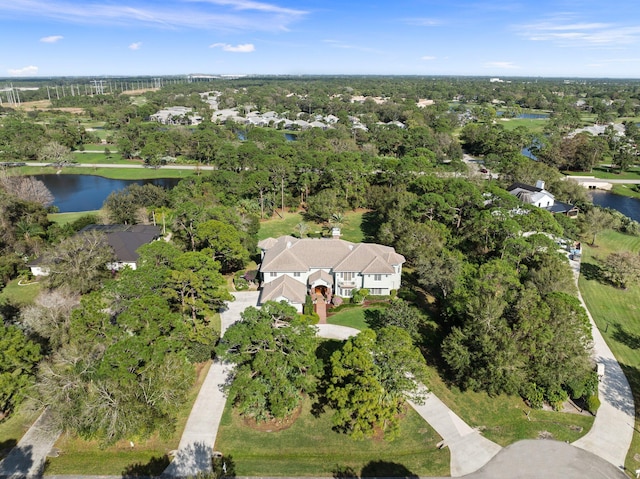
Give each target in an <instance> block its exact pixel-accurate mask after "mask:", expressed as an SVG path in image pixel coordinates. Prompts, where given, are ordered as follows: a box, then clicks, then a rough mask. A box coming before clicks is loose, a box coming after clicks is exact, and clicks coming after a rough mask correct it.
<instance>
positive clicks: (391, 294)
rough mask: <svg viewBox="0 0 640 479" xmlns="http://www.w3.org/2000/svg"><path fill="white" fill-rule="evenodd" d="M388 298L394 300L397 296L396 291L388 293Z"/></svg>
mask: <svg viewBox="0 0 640 479" xmlns="http://www.w3.org/2000/svg"><path fill="white" fill-rule="evenodd" d="M389 296H391V299H396V297H397V296H398V290H397V289H392V290H391V291H389Z"/></svg>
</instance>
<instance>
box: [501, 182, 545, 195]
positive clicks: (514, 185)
mask: <svg viewBox="0 0 640 479" xmlns="http://www.w3.org/2000/svg"><path fill="white" fill-rule="evenodd" d="M518 189H520V190H526V191H530V192H532V193H540V192H541V191H542V188H538V187H537V186H531V185H527V184H524V183H518V182H515V183H512V184H511V186H509V188H507V191H508V192H509V193H511V192H512V191H514V190H518Z"/></svg>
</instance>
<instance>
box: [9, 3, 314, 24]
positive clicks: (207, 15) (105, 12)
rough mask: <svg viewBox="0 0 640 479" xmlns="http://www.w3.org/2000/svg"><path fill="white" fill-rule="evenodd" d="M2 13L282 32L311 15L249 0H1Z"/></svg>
mask: <svg viewBox="0 0 640 479" xmlns="http://www.w3.org/2000/svg"><path fill="white" fill-rule="evenodd" d="M154 3H155V2H154ZM0 11H1V12H3V13H4V14H12V15H14V16H19V15H22V16H23V17H26V18H30V19H34V18H49V19H54V20H57V21H62V22H65V23H78V24H83V25H95V24H98V25H109V26H112V25H124V26H141V25H142V26H150V27H156V28H164V29H182V28H196V29H202V30H218V31H254V30H256V31H283V30H287V29H288V26H289V25H290V24H292V23H294V22H296V21H298V20H300V19H302V18H303V17H304V16H306V15H307V13H308V12H306V11H304V10H297V9H292V8H284V7H279V6H278V5H275V4H270V3H263V2H257V1H250V0H175V1H172V2H159V5H155V4H154V5H148V4H147V5H144V4H141V6H139V7H132V6H130V5H129V4H127V3H126V0H113V1H111V2H99V1H97V0H88V1H87V2H86V3H85V2H81V3H80V2H76V1H74V0H20V1H16V0H0Z"/></svg>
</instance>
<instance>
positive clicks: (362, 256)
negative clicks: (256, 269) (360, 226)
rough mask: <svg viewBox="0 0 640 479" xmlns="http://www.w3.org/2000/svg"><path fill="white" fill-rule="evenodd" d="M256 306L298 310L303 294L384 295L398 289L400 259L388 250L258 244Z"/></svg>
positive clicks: (319, 243)
mask: <svg viewBox="0 0 640 479" xmlns="http://www.w3.org/2000/svg"><path fill="white" fill-rule="evenodd" d="M258 246H259V247H260V249H261V250H262V261H261V265H260V274H261V281H262V292H261V294H260V303H264V302H265V301H269V300H274V301H281V300H286V301H288V302H289V303H290V304H292V305H294V306H296V307H297V308H298V310H299V311H301V310H302V306H303V304H304V302H305V298H306V296H307V294H312V295H316V296H318V295H321V296H322V297H323V298H325V299H326V300H329V299H330V298H331V297H332V296H334V295H337V296H340V297H344V298H348V297H351V294H352V292H353V290H354V289H362V288H366V289H368V290H369V294H371V295H388V294H390V292H391V290H397V289H398V288H399V287H400V278H401V275H402V264H403V263H404V262H405V259H404V256H402V255H400V254H398V253H396V251H395V250H394V249H393V248H392V247H390V246H383V245H379V244H373V243H351V242H349V241H344V240H341V239H317V238H303V239H299V238H294V237H292V236H281V237H280V238H267V239H265V240H262V241H260V243H258Z"/></svg>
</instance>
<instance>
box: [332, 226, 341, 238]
mask: <svg viewBox="0 0 640 479" xmlns="http://www.w3.org/2000/svg"><path fill="white" fill-rule="evenodd" d="M331 238H333V239H340V228H331Z"/></svg>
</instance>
